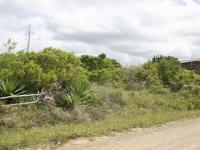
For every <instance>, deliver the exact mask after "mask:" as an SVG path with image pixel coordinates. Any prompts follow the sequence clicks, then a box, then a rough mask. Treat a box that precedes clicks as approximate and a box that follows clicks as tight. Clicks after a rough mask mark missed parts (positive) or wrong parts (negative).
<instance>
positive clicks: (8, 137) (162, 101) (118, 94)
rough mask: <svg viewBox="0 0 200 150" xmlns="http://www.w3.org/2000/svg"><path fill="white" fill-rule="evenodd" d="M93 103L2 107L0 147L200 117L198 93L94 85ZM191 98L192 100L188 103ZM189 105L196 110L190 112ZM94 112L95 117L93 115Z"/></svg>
mask: <svg viewBox="0 0 200 150" xmlns="http://www.w3.org/2000/svg"><path fill="white" fill-rule="evenodd" d="M92 89H93V90H94V91H95V93H96V94H97V101H96V102H95V103H94V104H93V106H89V107H88V108H86V109H85V107H77V109H74V110H72V111H64V110H62V109H61V108H58V107H52V108H49V107H48V106H45V105H33V106H26V107H12V108H7V109H5V108H3V107H2V108H1V107H0V127H1V128H0V150H8V149H16V148H22V147H30V146H35V147H37V146H38V145H44V146H45V145H49V144H50V145H51V144H53V145H54V144H55V145H54V146H56V143H64V142H66V141H68V140H69V139H73V138H77V137H95V136H100V135H108V134H110V133H112V132H113V131H115V132H121V131H126V130H129V129H132V128H137V127H139V128H143V127H151V126H156V125H160V124H164V123H166V122H170V121H175V120H179V119H185V118H196V117H200V109H199V107H197V108H196V107H194V106H199V103H200V102H199V97H198V95H196V94H195V95H191V94H188V93H181V92H179V93H171V92H169V91H166V92H165V93H162V94H159V93H152V92H150V91H148V90H140V91H125V90H123V89H114V88H111V87H104V86H95V87H93V88H92ZM193 100H195V103H194V102H193V103H191V101H193ZM193 108H195V109H197V110H192V109H193ZM90 115H92V116H93V117H91V116H90ZM88 119H89V120H88Z"/></svg>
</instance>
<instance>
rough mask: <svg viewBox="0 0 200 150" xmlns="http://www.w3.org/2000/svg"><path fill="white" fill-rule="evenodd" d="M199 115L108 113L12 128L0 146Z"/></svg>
mask: <svg viewBox="0 0 200 150" xmlns="http://www.w3.org/2000/svg"><path fill="white" fill-rule="evenodd" d="M195 117H200V111H178V112H176V111H172V112H152V113H146V114H143V115H136V116H126V117H124V116H121V117H120V116H110V117H107V118H106V119H104V120H102V121H98V122H95V123H94V122H87V123H80V124H70V125H64V124H58V125H55V126H45V127H38V128H31V129H28V130H26V129H15V130H10V131H7V132H4V133H0V134H1V135H0V150H9V149H16V147H27V146H30V145H37V144H44V143H46V142H55V143H63V142H66V141H67V140H69V139H72V138H76V137H92V136H99V135H106V134H109V133H111V132H113V131H116V132H120V131H125V130H128V129H131V128H136V127H150V126H154V125H160V124H164V123H166V122H170V121H175V120H179V119H184V118H195Z"/></svg>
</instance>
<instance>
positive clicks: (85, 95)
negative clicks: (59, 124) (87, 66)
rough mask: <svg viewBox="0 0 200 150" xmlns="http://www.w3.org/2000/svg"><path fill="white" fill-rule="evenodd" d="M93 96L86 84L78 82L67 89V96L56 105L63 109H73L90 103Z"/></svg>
mask: <svg viewBox="0 0 200 150" xmlns="http://www.w3.org/2000/svg"><path fill="white" fill-rule="evenodd" d="M93 96H94V95H93V92H92V90H91V89H90V87H89V84H88V83H86V82H78V83H76V84H75V85H74V86H71V87H70V88H69V92H68V94H66V95H65V96H64V97H63V98H62V99H60V101H59V102H58V105H59V106H61V107H65V108H74V107H76V106H78V105H84V104H89V103H91V102H92V100H93Z"/></svg>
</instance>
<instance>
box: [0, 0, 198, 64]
mask: <svg viewBox="0 0 200 150" xmlns="http://www.w3.org/2000/svg"><path fill="white" fill-rule="evenodd" d="M199 16H200V5H199V1H198V0H193V1H192V0H95V1H94V0H76V1H74V0H67V1H65V0H59V1H56V0H42V1H39V0H35V1H26V0H0V19H1V21H0V42H1V43H3V42H5V41H6V40H7V39H8V38H9V37H11V38H12V39H14V40H16V41H17V42H18V43H19V44H18V49H23V48H24V47H25V45H26V44H25V40H24V39H25V38H24V35H23V34H24V32H25V26H26V25H27V24H32V26H33V29H34V36H33V40H32V43H31V48H32V49H35V50H40V49H42V48H44V47H49V46H54V47H58V48H63V49H66V50H71V51H74V52H75V53H77V54H86V53H87V54H92V55H96V54H99V53H101V52H104V53H106V54H108V55H109V56H110V57H114V58H116V59H118V60H120V61H121V62H122V63H123V64H125V65H126V64H138V63H142V62H144V61H145V60H147V59H149V58H151V57H152V56H153V55H158V54H164V55H173V56H177V57H179V58H180V59H190V58H191V57H200V53H199V51H198V49H199V46H200V41H199V39H200V28H199V26H200V20H199ZM0 50H1V51H3V47H2V45H0Z"/></svg>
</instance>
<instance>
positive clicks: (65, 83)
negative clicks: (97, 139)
mask: <svg viewBox="0 0 200 150" xmlns="http://www.w3.org/2000/svg"><path fill="white" fill-rule="evenodd" d="M199 85H200V75H197V74H196V73H194V72H193V71H189V70H185V69H183V68H181V65H180V62H179V61H178V59H177V58H174V57H171V56H156V57H154V58H152V60H149V61H148V62H146V63H144V64H143V65H140V66H132V67H131V66H130V67H124V66H122V65H121V64H120V63H119V62H117V61H116V60H114V59H110V58H108V57H107V56H106V55H105V54H100V55H99V56H96V57H95V56H89V55H83V56H81V57H78V56H76V55H74V54H73V53H69V52H66V51H63V50H60V49H55V48H46V49H44V50H43V51H40V52H29V53H25V52H23V51H19V52H17V53H2V54H0V97H4V96H10V95H19V94H31V93H38V92H41V93H42V94H43V95H42V96H41V97H42V98H44V99H45V101H43V103H36V104H31V105H25V106H21V105H20V106H8V105H10V104H14V103H15V104H16V103H21V102H29V101H32V99H31V98H20V99H14V98H9V99H6V100H2V101H1V102H0V134H2V136H1V137H0V149H9V148H14V147H15V146H16V145H18V146H19V145H23V144H24V145H26V144H28V143H32V144H34V143H39V142H40V141H43V139H48V140H49V141H52V140H56V141H57V140H61V141H62V139H60V138H59V139H57V138H56V137H61V136H63V141H64V140H65V139H68V138H70V137H74V136H76V135H77V136H79V135H80V136H87V135H98V134H104V133H105V132H106V131H108V132H109V131H120V130H122V129H124V128H125V129H128V128H131V127H143V126H148V125H153V124H157V123H162V122H166V121H168V120H175V119H178V118H182V117H187V116H188V117H189V116H190V115H186V114H191V116H199V115H200V113H199V109H200V100H199V96H200V86H199ZM161 114H169V115H166V116H165V117H166V118H162V117H160V115H161ZM148 116H150V118H151V117H152V118H154V117H155V118H154V120H148V119H147V117H148ZM135 118H137V119H135ZM140 118H141V119H140ZM161 118H162V119H161ZM169 118H171V119H169ZM107 122H109V125H108V123H107ZM123 122H124V123H123ZM55 125H56V126H59V127H60V128H59V127H58V129H55V130H59V131H60V129H61V128H62V129H63V127H65V125H69V126H70V127H69V126H67V127H66V129H68V128H69V130H70V131H71V128H73V127H74V129H73V133H69V134H65V133H61V132H57V133H56V132H55V133H53V130H52V129H53V126H55ZM88 125H89V127H91V129H92V130H91V131H89V130H90V128H87V130H85V129H81V127H83V128H86V127H88ZM94 127H95V128H94ZM36 130H38V133H39V132H41V133H43V134H40V137H38V136H36V135H33V134H35V132H36ZM40 130H41V131H40ZM45 130H47V131H45ZM26 131H27V135H25V134H24V132H26ZM32 131H33V132H32ZM46 132H49V133H52V134H48V135H47V134H46ZM8 133H9V134H8ZM16 134H20V135H21V136H20V137H18V136H16V137H18V138H15V135H16ZM24 136H27V137H28V139H26V140H25V139H24ZM33 137H36V138H33ZM42 137H43V138H42ZM5 138H7V140H5ZM9 139H12V142H8V141H9ZM36 139H37V140H36ZM38 139H40V140H38ZM1 147H2V148H1Z"/></svg>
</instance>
